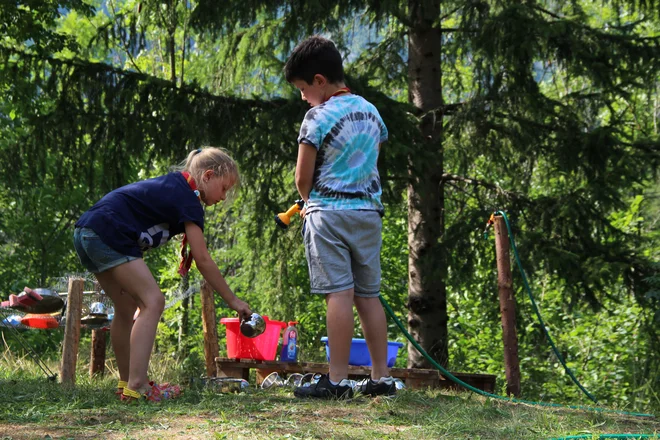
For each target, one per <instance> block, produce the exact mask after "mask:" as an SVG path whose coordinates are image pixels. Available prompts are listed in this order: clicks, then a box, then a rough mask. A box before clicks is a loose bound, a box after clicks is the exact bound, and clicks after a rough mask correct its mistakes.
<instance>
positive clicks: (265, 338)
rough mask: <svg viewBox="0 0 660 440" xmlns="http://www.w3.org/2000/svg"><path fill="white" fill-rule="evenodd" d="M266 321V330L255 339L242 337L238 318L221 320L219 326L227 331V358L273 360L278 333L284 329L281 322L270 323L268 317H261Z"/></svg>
mask: <svg viewBox="0 0 660 440" xmlns="http://www.w3.org/2000/svg"><path fill="white" fill-rule="evenodd" d="M262 318H264V321H266V330H265V331H264V332H263V333H262V334H260V335H259V336H257V337H254V338H248V337H246V336H243V334H242V333H241V330H240V326H241V323H240V320H239V319H238V318H222V319H220V324H224V325H225V327H226V329H227V357H229V358H234V359H259V360H262V361H272V360H275V355H276V354H277V345H278V343H279V342H280V333H281V332H282V329H283V328H284V327H286V323H285V322H282V321H271V320H270V319H268V316H262Z"/></svg>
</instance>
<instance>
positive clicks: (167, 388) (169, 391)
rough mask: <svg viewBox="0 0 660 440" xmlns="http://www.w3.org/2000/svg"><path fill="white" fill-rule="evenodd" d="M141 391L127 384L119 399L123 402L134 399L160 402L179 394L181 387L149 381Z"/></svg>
mask: <svg viewBox="0 0 660 440" xmlns="http://www.w3.org/2000/svg"><path fill="white" fill-rule="evenodd" d="M149 385H150V387H148V388H147V389H146V390H145V391H144V392H143V393H140V392H138V391H135V390H132V389H130V388H128V386H126V387H124V392H123V393H122V395H121V400H122V401H124V402H133V401H135V400H147V401H149V402H160V401H161V400H168V399H174V398H175V397H177V396H179V394H181V388H180V387H179V386H178V385H170V384H160V385H159V384H155V383H153V382H150V383H149Z"/></svg>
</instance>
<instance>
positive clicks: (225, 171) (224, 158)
mask: <svg viewBox="0 0 660 440" xmlns="http://www.w3.org/2000/svg"><path fill="white" fill-rule="evenodd" d="M177 170H178V171H187V172H189V173H190V175H191V176H192V178H193V179H195V182H196V183H197V186H198V187H199V186H202V187H203V185H204V182H203V179H202V175H203V174H204V172H205V171H207V170H213V173H214V174H215V175H216V176H223V177H228V178H230V179H232V180H233V181H234V187H236V186H238V183H239V180H240V175H239V173H238V165H236V162H235V161H234V159H232V158H231V156H230V155H229V153H227V150H225V149H223V148H218V147H204V148H199V149H197V150H193V151H191V152H190V154H188V157H187V158H186V160H184V161H183V162H182V163H181V164H180V165H179V167H178V168H177ZM202 189H203V188H202Z"/></svg>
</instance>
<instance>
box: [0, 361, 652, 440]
mask: <svg viewBox="0 0 660 440" xmlns="http://www.w3.org/2000/svg"><path fill="white" fill-rule="evenodd" d="M47 364H48V365H49V367H50V368H51V369H53V371H58V368H59V365H58V362H57V360H56V359H50V360H48V361H47ZM88 367H89V365H88V364H87V362H86V360H85V356H84V354H83V352H82V351H81V355H80V359H79V362H78V368H77V377H76V386H74V387H67V386H63V385H61V384H59V383H56V382H52V381H48V380H47V379H46V377H45V375H44V374H43V373H42V372H41V370H39V368H38V367H37V366H36V365H35V363H34V362H33V361H32V360H31V359H30V358H28V357H26V356H16V355H14V354H13V353H12V352H10V351H9V350H5V351H4V352H3V353H2V354H1V356H0V391H1V392H0V433H1V434H2V435H4V436H5V437H0V438H3V439H5V438H9V439H18V438H44V436H45V435H50V436H51V437H52V438H79V437H80V438H97V437H98V438H100V437H102V438H113V439H114V438H144V439H147V438H148V439H151V438H167V439H172V438H232V439H233V438H259V439H271V438H273V439H275V438H277V439H279V438H351V439H354V438H355V439H376V438H379V439H380V438H405V439H408V438H409V439H415V440H417V439H437V438H446V439H544V438H557V437H562V436H566V435H575V434H583V433H594V434H597V433H646V434H657V433H660V422H659V421H658V420H655V419H648V418H635V417H625V416H620V415H614V414H599V413H591V412H584V411H575V410H568V409H550V408H539V407H533V406H526V405H512V404H507V403H503V402H499V401H494V400H491V399H485V398H483V397H481V396H477V395H475V394H471V393H458V392H445V391H442V392H440V391H438V390H427V391H412V390H403V391H402V392H400V393H399V394H398V395H397V397H396V398H394V399H383V398H376V399H369V398H365V397H358V398H356V399H353V400H352V401H349V402H341V401H340V402H336V401H306V400H298V399H295V398H293V397H292V394H291V390H289V389H285V388H279V389H271V390H261V389H258V388H256V387H254V386H252V387H251V388H250V389H249V390H248V391H247V392H244V393H240V394H219V393H216V392H213V391H211V390H209V389H207V388H204V387H203V385H202V383H201V381H199V380H192V381H191V380H185V377H186V373H183V372H182V370H181V360H178V359H175V358H174V357H172V356H164V355H160V354H156V355H154V357H153V359H152V362H151V368H150V376H151V377H154V378H157V380H170V381H171V380H178V381H179V383H181V385H182V386H183V388H184V393H183V395H182V396H181V397H180V398H179V399H176V400H173V401H169V402H161V403H138V404H133V405H127V404H125V403H122V402H120V401H119V400H118V399H117V396H115V394H114V390H115V386H116V376H115V373H116V371H115V365H114V359H113V358H112V357H110V356H109V357H108V359H107V360H106V374H105V376H103V377H95V378H90V377H89V372H88ZM252 383H253V384H254V381H252Z"/></svg>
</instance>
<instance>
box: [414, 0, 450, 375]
mask: <svg viewBox="0 0 660 440" xmlns="http://www.w3.org/2000/svg"><path fill="white" fill-rule="evenodd" d="M409 7H410V12H411V19H412V22H413V26H412V27H411V29H410V34H409V41H408V52H409V55H408V56H409V59H408V74H409V101H410V102H412V103H413V104H414V105H415V107H417V108H418V109H419V110H420V113H422V114H423V115H424V116H423V117H422V119H421V123H420V131H421V132H422V134H423V138H424V144H422V145H419V146H418V147H417V148H416V149H415V154H414V155H411V156H410V157H409V161H408V172H409V183H408V249H409V257H408V265H409V268H408V270H409V272H408V283H409V287H408V329H409V331H410V333H411V334H412V336H413V337H414V338H415V339H416V340H417V341H418V342H419V344H420V345H421V346H422V348H424V350H426V352H427V353H428V354H429V355H430V356H431V357H433V358H434V359H435V360H436V361H437V362H439V363H440V364H441V365H443V366H446V365H447V359H448V350H447V297H446V285H445V278H446V274H447V267H446V257H445V253H446V251H445V249H444V246H443V244H442V242H441V240H442V236H443V232H444V193H443V182H442V174H443V150H442V122H443V121H442V114H441V113H440V112H434V111H433V110H436V109H438V108H439V107H440V106H441V105H442V102H443V97H442V72H441V70H440V63H441V48H442V44H441V32H440V29H439V28H437V27H434V26H433V21H434V20H435V19H436V18H437V17H438V16H439V15H440V0H431V1H427V0H410V3H409ZM408 366H409V367H411V368H419V367H429V366H430V363H429V362H428V361H426V360H425V359H424V358H423V357H422V355H421V354H419V353H418V352H417V350H416V349H415V348H414V347H413V346H409V348H408Z"/></svg>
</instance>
